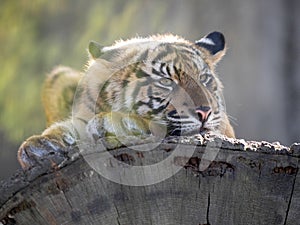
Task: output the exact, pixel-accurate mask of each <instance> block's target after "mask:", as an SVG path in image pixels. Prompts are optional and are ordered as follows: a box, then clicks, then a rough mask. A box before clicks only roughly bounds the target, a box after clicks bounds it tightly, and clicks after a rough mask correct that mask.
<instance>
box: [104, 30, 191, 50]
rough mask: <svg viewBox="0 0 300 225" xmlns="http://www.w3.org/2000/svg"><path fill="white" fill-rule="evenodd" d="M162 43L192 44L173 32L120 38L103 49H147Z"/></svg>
mask: <svg viewBox="0 0 300 225" xmlns="http://www.w3.org/2000/svg"><path fill="white" fill-rule="evenodd" d="M162 43H182V44H186V45H192V43H191V42H189V41H187V40H185V39H184V38H182V37H179V36H177V35H172V34H165V35H152V36H149V37H147V38H142V37H136V38H132V39H128V40H125V41H124V40H119V41H117V42H116V43H115V44H114V45H112V46H109V47H104V48H103V51H109V50H113V49H118V48H123V47H134V48H136V47H144V48H147V49H151V48H155V47H156V46H157V45H159V44H162Z"/></svg>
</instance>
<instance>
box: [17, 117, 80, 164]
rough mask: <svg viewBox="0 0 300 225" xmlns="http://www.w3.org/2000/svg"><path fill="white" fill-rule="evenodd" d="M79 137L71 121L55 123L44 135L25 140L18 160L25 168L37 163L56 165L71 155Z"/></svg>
mask: <svg viewBox="0 0 300 225" xmlns="http://www.w3.org/2000/svg"><path fill="white" fill-rule="evenodd" d="M77 139H78V137H77V132H76V131H75V129H74V127H73V125H72V122H71V121H65V122H61V123H56V124H53V125H52V126H50V127H49V128H48V129H46V130H45V131H44V132H43V133H42V135H35V136H32V137H30V138H28V139H27V140H26V141H24V142H23V144H22V145H21V146H20V148H19V151H18V161H19V162H20V164H21V166H22V168H23V169H29V168H31V167H34V166H37V165H43V166H46V167H56V166H57V165H59V164H60V163H61V162H62V161H64V160H65V159H67V158H68V157H69V151H70V149H74V146H75V145H76V141H77Z"/></svg>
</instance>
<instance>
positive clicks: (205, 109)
mask: <svg viewBox="0 0 300 225" xmlns="http://www.w3.org/2000/svg"><path fill="white" fill-rule="evenodd" d="M211 111H212V110H211V108H210V107H209V106H200V107H198V108H196V113H197V114H198V117H199V120H200V121H201V122H202V123H203V122H205V121H207V119H208V117H209V116H210V114H211Z"/></svg>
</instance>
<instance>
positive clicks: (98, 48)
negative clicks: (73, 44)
mask: <svg viewBox="0 0 300 225" xmlns="http://www.w3.org/2000/svg"><path fill="white" fill-rule="evenodd" d="M102 49H103V46H102V45H100V44H99V43H97V42H95V41H90V43H89V48H88V51H89V53H90V56H91V57H92V58H93V59H97V58H99V57H100V56H101V55H103V52H102Z"/></svg>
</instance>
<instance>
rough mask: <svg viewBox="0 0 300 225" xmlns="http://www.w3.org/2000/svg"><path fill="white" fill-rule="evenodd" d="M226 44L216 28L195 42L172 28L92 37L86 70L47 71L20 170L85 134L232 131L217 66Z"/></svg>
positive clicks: (57, 154) (53, 157)
mask: <svg viewBox="0 0 300 225" xmlns="http://www.w3.org/2000/svg"><path fill="white" fill-rule="evenodd" d="M225 52H226V46H225V37H224V35H223V34H222V33H221V32H217V31H214V32H211V33H209V34H207V35H205V36H204V37H202V38H201V39H199V40H197V41H195V42H191V41H188V40H186V39H184V38H182V37H179V36H177V35H173V34H163V35H159V34H158V35H152V36H149V37H146V38H142V37H136V38H132V39H129V40H125V41H124V40H120V41H117V42H115V43H114V44H113V45H111V46H106V47H105V46H102V45H100V44H99V43H97V42H95V41H91V42H90V43H89V45H88V53H89V57H90V60H89V62H88V64H87V66H86V69H85V71H84V72H79V71H76V70H74V69H71V68H68V67H62V66H60V67H58V68H56V69H54V70H53V72H52V73H50V75H48V77H47V78H46V81H45V84H44V88H43V94H42V95H43V104H44V108H45V113H46V118H47V125H48V128H46V130H45V131H44V132H43V133H42V134H41V135H34V136H32V137H30V138H28V139H27V140H26V141H24V142H23V144H22V145H21V146H20V148H19V150H18V161H19V162H20V164H21V166H22V168H23V169H24V170H28V169H30V168H32V167H34V166H35V165H39V163H40V162H41V161H49V162H51V165H52V164H53V163H54V164H56V165H57V164H59V163H60V162H62V161H63V160H64V159H65V158H66V157H67V154H68V151H69V150H70V149H72V148H73V147H74V146H76V145H78V143H79V142H80V141H82V139H83V138H82V137H83V136H82V134H84V135H85V136H84V137H85V138H86V137H89V138H90V139H88V140H90V141H91V142H93V141H97V140H99V139H101V138H104V137H127V136H137V137H139V136H156V135H158V136H162V137H165V136H188V135H194V134H200V135H205V134H207V133H214V134H220V135H225V136H227V137H232V138H234V137H235V133H234V130H233V127H232V125H231V124H230V121H229V116H228V115H227V113H226V111H225V102H224V98H223V85H222V83H221V81H220V79H219V78H218V76H217V74H216V72H215V67H216V65H217V64H218V62H219V61H220V60H221V59H222V58H223V56H224V55H225ZM76 124H77V125H76ZM78 124H80V126H78Z"/></svg>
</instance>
